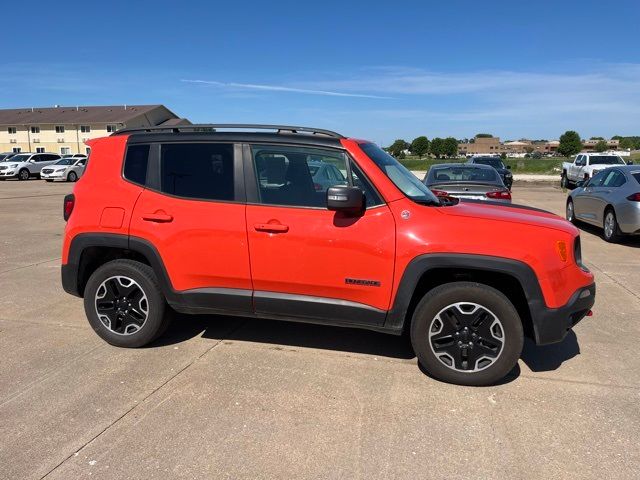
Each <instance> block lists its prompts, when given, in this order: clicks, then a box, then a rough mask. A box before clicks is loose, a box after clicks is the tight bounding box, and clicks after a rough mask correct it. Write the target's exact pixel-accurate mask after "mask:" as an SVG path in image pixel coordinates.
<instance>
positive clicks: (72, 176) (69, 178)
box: [67, 172, 78, 182]
mask: <svg viewBox="0 0 640 480" xmlns="http://www.w3.org/2000/svg"><path fill="white" fill-rule="evenodd" d="M76 180H78V175H76V172H69V175H67V181H68V182H75V181H76Z"/></svg>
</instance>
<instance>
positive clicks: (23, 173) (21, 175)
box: [18, 168, 31, 180]
mask: <svg viewBox="0 0 640 480" xmlns="http://www.w3.org/2000/svg"><path fill="white" fill-rule="evenodd" d="M30 175H31V174H30V173H29V170H27V169H26V168H23V169H22V170H20V171H19V172H18V180H29V177H30Z"/></svg>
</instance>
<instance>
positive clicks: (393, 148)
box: [388, 138, 409, 158]
mask: <svg viewBox="0 0 640 480" xmlns="http://www.w3.org/2000/svg"><path fill="white" fill-rule="evenodd" d="M408 148H409V144H408V143H407V142H405V141H404V140H402V139H401V138H399V139H398V140H396V141H395V142H393V143H392V144H391V145H390V146H389V148H388V150H389V153H390V154H391V155H393V156H394V157H400V156H401V155H404V151H405V150H407V149H408ZM402 158H404V157H402Z"/></svg>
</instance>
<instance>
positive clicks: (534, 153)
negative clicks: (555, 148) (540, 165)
mask: <svg viewBox="0 0 640 480" xmlns="http://www.w3.org/2000/svg"><path fill="white" fill-rule="evenodd" d="M531 158H542V153H541V152H540V151H539V150H536V151H535V152H533V153H532V154H531Z"/></svg>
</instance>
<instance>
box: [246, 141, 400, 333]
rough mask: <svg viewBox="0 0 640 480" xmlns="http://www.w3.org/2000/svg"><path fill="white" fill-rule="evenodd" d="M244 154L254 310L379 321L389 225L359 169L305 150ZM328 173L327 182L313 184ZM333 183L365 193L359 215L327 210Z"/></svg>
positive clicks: (387, 281) (263, 149)
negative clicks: (248, 172) (249, 175)
mask: <svg viewBox="0 0 640 480" xmlns="http://www.w3.org/2000/svg"><path fill="white" fill-rule="evenodd" d="M248 156H249V155H248V154H247V157H248ZM250 157H251V160H250V161H249V162H247V163H245V166H246V167H247V168H250V169H251V170H252V171H253V172H254V175H253V176H254V178H252V179H249V180H248V182H253V183H254V185H256V188H255V192H254V194H255V196H256V198H255V199H250V198H248V200H249V204H248V205H247V234H248V238H249V251H250V257H251V277H252V280H253V288H254V308H255V310H256V312H258V313H259V314H267V315H272V316H276V317H278V316H281V317H289V318H291V317H294V318H295V317H299V318H301V319H307V320H310V321H314V320H315V321H326V322H329V323H354V324H364V325H379V324H382V322H383V321H384V317H385V313H386V310H387V309H388V308H389V302H390V297H391V288H392V283H393V267H394V255H395V222H394V219H393V216H392V213H391V212H390V210H389V208H388V207H387V205H386V204H385V203H384V202H383V201H382V200H381V198H380V196H379V195H378V194H377V192H375V190H374V189H373V188H372V186H371V184H370V183H368V182H367V180H366V178H364V175H362V173H361V172H359V171H358V170H354V169H357V166H355V165H353V164H348V162H351V160H349V158H348V156H347V155H346V154H345V153H344V152H343V151H342V150H332V149H326V150H325V149H317V148H311V147H286V146H269V145H253V146H251V154H250ZM351 167H353V168H351ZM327 169H330V170H331V172H332V175H333V177H334V179H333V182H331V181H329V180H328V178H323V180H322V181H320V179H319V178H315V179H314V175H321V174H324V172H326V171H327ZM332 183H333V184H334V185H338V184H342V185H344V184H345V183H348V184H354V183H355V184H356V185H357V186H360V187H361V188H363V189H364V191H365V195H366V198H367V208H366V211H365V212H364V214H363V215H359V216H346V215H344V214H342V213H338V212H332V211H329V210H327V208H326V192H327V188H329V186H331V185H332ZM250 192H251V189H250V188H249V187H248V188H247V195H248V197H249V195H251V193H250Z"/></svg>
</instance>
